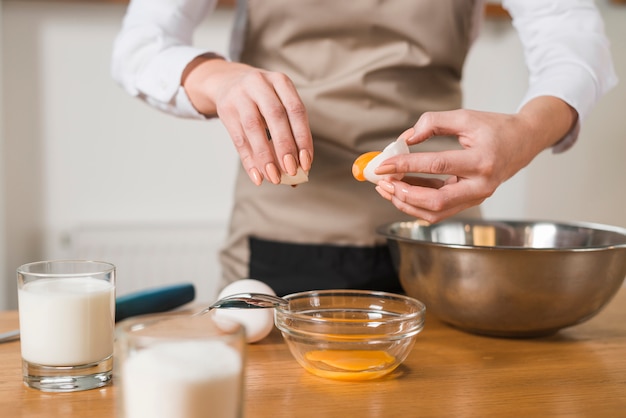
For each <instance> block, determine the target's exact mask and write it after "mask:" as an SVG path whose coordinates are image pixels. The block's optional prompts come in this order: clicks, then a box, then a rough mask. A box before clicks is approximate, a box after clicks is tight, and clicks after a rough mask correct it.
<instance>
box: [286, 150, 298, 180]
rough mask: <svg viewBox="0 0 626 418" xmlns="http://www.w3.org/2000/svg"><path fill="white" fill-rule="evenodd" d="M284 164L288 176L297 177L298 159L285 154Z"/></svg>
mask: <svg viewBox="0 0 626 418" xmlns="http://www.w3.org/2000/svg"><path fill="white" fill-rule="evenodd" d="M283 164H285V170H287V174H289V175H290V176H295V175H296V173H297V172H298V162H297V161H296V157H294V156H293V155H291V154H285V156H284V157H283Z"/></svg>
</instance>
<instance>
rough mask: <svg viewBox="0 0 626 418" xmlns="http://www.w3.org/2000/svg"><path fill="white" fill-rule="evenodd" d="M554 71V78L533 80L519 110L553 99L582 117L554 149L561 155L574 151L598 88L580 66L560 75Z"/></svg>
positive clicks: (551, 76)
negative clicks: (536, 101) (538, 99)
mask: <svg viewBox="0 0 626 418" xmlns="http://www.w3.org/2000/svg"><path fill="white" fill-rule="evenodd" d="M553 70H554V69H552V70H551V74H550V75H548V74H546V75H541V74H539V75H538V76H537V77H535V79H534V80H531V82H530V86H529V89H528V91H527V92H526V95H525V96H524V98H523V99H522V102H521V104H520V106H519V108H518V110H519V109H521V108H522V107H523V106H524V105H525V104H526V103H528V102H529V101H530V100H532V99H534V98H536V97H539V96H553V97H557V98H559V99H561V100H563V101H564V102H565V103H567V104H568V105H570V106H571V107H573V108H574V110H576V112H577V113H578V119H577V121H576V124H575V125H574V126H573V127H572V129H571V130H570V131H569V132H568V133H567V134H566V135H565V136H564V137H563V138H561V139H560V140H559V141H558V142H557V143H556V144H554V145H553V146H552V152H553V153H555V154H556V153H561V152H564V151H566V150H568V149H570V148H571V147H572V146H573V145H574V143H575V142H576V140H577V139H578V136H579V134H580V126H581V125H580V124H581V121H583V120H585V118H586V117H587V116H588V115H589V113H591V110H592V109H593V106H594V104H595V103H596V101H597V100H598V97H596V95H597V92H598V90H599V89H598V87H597V85H596V84H597V83H596V80H594V79H593V77H592V76H591V73H590V72H588V71H586V70H585V69H584V68H582V67H580V66H578V65H571V66H569V65H568V66H564V65H563V66H560V67H559V70H558V71H553Z"/></svg>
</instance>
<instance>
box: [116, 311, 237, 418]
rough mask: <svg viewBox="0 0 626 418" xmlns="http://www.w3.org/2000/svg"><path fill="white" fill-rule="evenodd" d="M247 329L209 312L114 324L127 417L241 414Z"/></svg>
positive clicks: (122, 411)
mask: <svg viewBox="0 0 626 418" xmlns="http://www.w3.org/2000/svg"><path fill="white" fill-rule="evenodd" d="M245 348H246V340H245V329H244V327H243V326H242V325H241V324H239V323H237V322H234V321H232V320H231V319H228V318H216V317H214V316H213V315H212V313H211V312H209V313H206V314H203V315H192V314H190V313H188V312H172V313H165V314H152V315H144V316H141V317H135V318H130V319H126V320H124V321H122V322H120V323H118V325H117V329H116V350H115V353H116V360H115V376H116V378H115V379H116V385H118V383H119V387H121V391H120V392H119V393H120V395H121V399H122V400H121V402H119V403H118V405H117V407H118V416H123V417H125V418H144V417H151V418H170V417H177V418H201V417H211V418H239V417H241V416H242V411H243V393H244V390H243V376H244V363H245Z"/></svg>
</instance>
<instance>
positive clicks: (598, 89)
mask: <svg viewBox="0 0 626 418" xmlns="http://www.w3.org/2000/svg"><path fill="white" fill-rule="evenodd" d="M502 5H503V7H504V8H506V9H507V10H508V11H509V13H510V14H511V17H512V18H513V26H514V27H515V29H516V30H517V32H518V34H519V37H520V40H521V42H522V45H523V47H524V54H525V59H526V63H527V66H528V71H529V87H528V91H527V92H526V95H525V96H524V98H523V99H522V103H521V105H520V107H521V106H523V105H524V104H525V103H527V102H528V101H530V100H531V99H533V98H535V97H539V96H554V97H558V98H560V99H562V100H563V101H565V102H566V103H568V104H569V105H570V106H572V107H573V108H574V109H575V110H576V111H577V112H578V123H577V125H576V126H575V127H574V128H573V129H572V130H571V131H570V132H569V133H568V134H567V135H566V136H565V137H564V138H563V139H561V140H560V141H559V142H558V143H557V144H555V145H554V147H553V151H554V152H562V151H565V150H566V149H568V148H569V147H571V146H572V145H573V143H574V142H575V141H576V139H577V137H578V133H579V131H580V122H581V121H584V119H585V118H586V117H587V116H588V115H589V113H590V112H591V110H592V109H593V107H594V106H595V104H596V103H597V101H598V100H599V99H600V98H601V97H602V96H603V95H604V94H606V93H607V92H608V91H609V90H610V89H611V88H613V87H614V86H615V85H616V84H617V76H616V74H615V70H614V67H613V61H612V58H611V52H610V45H609V40H608V38H607V37H606V35H605V31H604V22H603V20H602V17H601V15H600V13H599V11H598V10H597V8H596V6H595V4H594V1H593V0H550V1H546V0H503V2H502Z"/></svg>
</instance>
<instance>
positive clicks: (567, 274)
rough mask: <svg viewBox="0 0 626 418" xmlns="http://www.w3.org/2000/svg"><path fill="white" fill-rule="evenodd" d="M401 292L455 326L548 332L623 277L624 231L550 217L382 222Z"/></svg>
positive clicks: (589, 312)
mask: <svg viewBox="0 0 626 418" xmlns="http://www.w3.org/2000/svg"><path fill="white" fill-rule="evenodd" d="M378 233H379V234H381V235H383V236H385V237H386V238H387V240H388V243H389V246H390V248H391V253H392V257H393V259H394V263H395V265H396V267H397V270H398V273H399V276H400V281H401V284H402V286H403V288H404V290H405V291H406V293H407V294H408V295H409V296H411V297H414V298H417V299H419V300H421V301H422V302H424V303H425V304H426V306H427V308H428V311H429V312H430V313H431V314H433V315H434V316H436V317H438V318H439V319H441V320H442V321H444V322H446V323H448V324H451V325H453V326H455V327H458V328H460V329H463V330H466V331H469V332H473V333H479V334H486V335H492V336H504V337H534V336H542V335H549V334H552V333H554V332H556V331H558V330H560V329H562V328H565V327H568V326H572V325H576V324H579V323H581V322H583V321H586V320H587V319H589V318H591V317H593V316H594V315H595V314H597V313H598V312H599V311H600V310H601V309H602V308H603V307H604V306H605V305H606V304H607V303H608V302H609V301H610V300H611V298H612V297H613V296H614V295H615V293H616V292H617V290H618V289H619V287H620V286H621V285H622V282H623V281H624V277H625V276H626V229H625V228H619V227H613V226H607V225H599V224H585V223H564V222H561V223H558V222H551V221H489V220H449V221H444V222H440V223H437V224H433V225H428V224H425V223H423V222H421V221H414V222H396V223H391V224H387V225H383V226H381V227H380V228H379V229H378Z"/></svg>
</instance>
